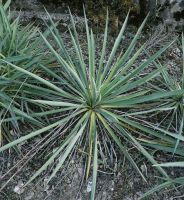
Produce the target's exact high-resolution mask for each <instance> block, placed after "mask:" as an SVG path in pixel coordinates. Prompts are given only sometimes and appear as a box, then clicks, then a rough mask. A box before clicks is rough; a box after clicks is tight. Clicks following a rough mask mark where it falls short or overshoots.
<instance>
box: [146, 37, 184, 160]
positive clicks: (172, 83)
mask: <svg viewBox="0 0 184 200" xmlns="http://www.w3.org/2000/svg"><path fill="white" fill-rule="evenodd" d="M181 51H182V54H183V56H182V59H183V67H182V66H181V69H182V70H183V72H182V75H181V78H179V79H178V78H176V77H174V76H173V75H171V74H170V73H169V72H168V69H167V68H164V67H163V65H162V64H161V63H160V62H159V61H158V60H156V61H154V64H155V66H156V67H157V68H160V69H162V72H161V77H159V80H157V81H159V84H158V85H157V86H156V87H155V86H154V87H153V88H154V91H155V92H159V93H162V96H165V98H164V99H159V100H158V101H157V105H155V107H157V109H154V110H152V111H150V114H151V112H152V113H154V112H155V111H157V113H158V114H162V116H164V117H163V119H162V118H161V120H160V122H159V128H158V130H161V127H162V131H163V132H165V133H166V132H168V131H170V132H173V133H174V134H175V135H177V138H175V140H173V139H171V140H164V138H163V139H162V140H160V138H159V139H157V138H155V139H153V140H149V141H147V140H144V142H145V144H146V145H147V146H151V147H154V148H156V149H159V150H164V151H167V152H172V153H173V154H178V155H181V156H184V143H183V131H184V36H183V34H182V37H181ZM179 67H180V66H179Z"/></svg>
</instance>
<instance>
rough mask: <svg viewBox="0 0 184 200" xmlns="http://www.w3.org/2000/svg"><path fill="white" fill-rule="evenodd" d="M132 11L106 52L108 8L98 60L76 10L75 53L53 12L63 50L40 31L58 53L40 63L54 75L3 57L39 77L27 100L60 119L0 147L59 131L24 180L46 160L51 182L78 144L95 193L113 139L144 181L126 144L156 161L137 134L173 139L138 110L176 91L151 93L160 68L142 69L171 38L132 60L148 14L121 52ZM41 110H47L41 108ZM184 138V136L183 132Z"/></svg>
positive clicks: (55, 33) (91, 38) (53, 31)
mask: <svg viewBox="0 0 184 200" xmlns="http://www.w3.org/2000/svg"><path fill="white" fill-rule="evenodd" d="M70 15H71V13H70ZM128 16H129V14H128V15H127V17H126V19H125V21H124V24H123V26H122V28H121V30H120V33H119V35H118V36H117V38H116V40H115V43H114V45H113V47H112V51H111V52H110V54H107V45H108V14H107V20H106V26H105V31H104V40H103V45H102V51H101V54H100V58H99V60H98V59H97V57H96V49H95V35H94V34H93V31H92V30H90V28H89V26H88V21H87V18H86V15H85V24H86V36H87V52H88V61H87V62H86V60H85V59H84V56H83V51H82V48H81V44H80V40H79V36H78V33H77V31H76V27H75V22H74V20H73V18H72V15H71V24H72V26H71V27H72V28H69V33H70V36H71V41H72V44H73V49H74V51H75V57H72V56H71V55H70V53H69V52H68V51H67V49H66V48H65V44H64V42H63V40H62V38H61V36H60V34H59V32H58V30H57V28H56V27H55V25H54V23H53V22H52V20H51V18H50V21H51V23H52V25H53V27H54V28H53V29H50V33H51V35H52V36H53V39H54V41H55V42H56V44H57V46H58V47H59V51H58V50H56V49H58V48H57V47H53V46H52V44H50V43H49V41H48V40H47V39H46V37H45V36H44V35H43V34H41V37H42V38H43V40H44V42H45V44H46V45H47V47H48V49H49V50H50V52H51V53H52V55H53V56H54V57H55V59H56V61H57V64H55V67H53V68H52V69H50V68H49V67H48V66H47V65H43V64H41V65H39V66H40V68H41V69H43V70H45V71H46V72H47V75H48V76H49V77H51V78H50V80H48V79H46V78H43V77H41V75H40V74H38V73H33V72H31V71H29V70H26V69H23V68H21V67H19V66H16V65H15V64H12V63H10V62H8V61H4V63H6V64H7V65H8V66H9V67H11V68H12V69H14V70H17V71H18V72H21V73H24V74H25V75H29V76H30V77H31V78H32V79H35V80H36V81H38V82H39V86H38V87H39V88H40V90H39V91H38V92H37V91H36V90H32V91H31V92H30V98H29V99H26V101H27V102H30V103H32V104H33V105H40V107H41V108H44V109H47V111H45V112H44V114H45V116H47V115H48V114H54V115H56V116H57V117H56V119H57V121H55V122H53V123H51V124H49V125H48V126H45V127H43V128H41V129H39V130H37V131H34V132H31V133H29V134H27V135H25V136H22V137H20V138H19V139H17V140H15V141H13V142H11V143H9V144H6V145H4V146H3V147H1V148H0V152H2V151H4V150H6V149H9V148H11V147H14V146H15V145H17V144H21V143H22V142H24V141H27V140H30V139H33V138H34V137H36V136H40V135H41V134H42V133H45V132H47V133H48V131H51V133H53V132H52V130H53V129H54V133H55V134H56V135H57V137H56V138H57V142H56V144H57V147H56V149H55V150H54V151H53V153H51V155H50V157H49V159H48V160H47V161H46V162H45V164H43V166H42V167H41V168H39V169H38V171H36V172H35V173H34V174H33V176H32V177H31V178H30V180H29V181H28V182H27V183H26V184H25V185H27V184H28V183H30V182H31V181H33V180H34V179H35V178H36V177H38V176H39V175H41V174H42V172H44V171H45V170H46V169H47V168H48V166H53V167H54V168H53V171H52V173H51V175H50V177H49V179H48V183H49V182H50V180H51V179H52V178H53V177H54V176H55V175H56V173H57V172H58V171H59V169H60V168H62V166H63V164H64V162H65V161H66V159H67V158H68V157H69V156H70V155H72V153H73V152H74V150H76V149H78V150H79V149H80V153H82V155H83V159H84V160H85V161H86V165H85V166H86V168H85V174H86V179H88V178H89V176H91V174H92V182H93V186H92V192H91V199H94V198H95V188H96V179H97V172H98V163H99V160H103V158H104V157H105V158H107V159H108V157H109V154H108V152H109V148H110V147H109V144H110V143H112V142H113V143H115V144H116V146H117V148H118V149H119V150H120V152H121V153H122V154H123V155H124V156H125V157H126V158H127V159H128V160H129V161H130V163H131V164H132V165H133V167H134V168H135V170H137V171H138V173H139V174H140V175H141V177H142V178H143V179H144V180H145V181H146V178H145V177H144V175H143V174H142V172H141V170H139V167H138V166H137V164H136V163H135V161H134V159H133V158H132V156H131V154H130V153H129V152H128V146H129V145H130V144H133V145H134V146H135V147H136V148H137V149H138V151H139V152H141V153H142V154H143V155H144V156H145V157H146V158H147V159H148V161H150V162H151V163H152V164H154V165H156V164H157V162H156V161H155V160H154V158H153V156H152V155H151V154H150V153H149V152H148V151H147V150H146V149H145V148H144V147H143V146H142V145H141V143H140V142H139V141H138V140H137V137H139V136H145V137H146V136H148V135H149V136H150V137H151V136H157V137H160V138H167V137H168V136H169V138H172V139H174V140H175V139H177V138H178V136H177V135H176V134H173V133H170V132H167V133H164V134H163V132H161V131H160V132H159V131H155V130H153V128H152V127H149V126H147V124H145V123H144V122H143V121H141V122H140V120H139V117H138V116H139V115H137V112H139V114H141V113H142V114H144V112H142V110H143V109H145V108H146V109H153V106H154V102H155V101H157V100H158V99H164V98H166V97H167V96H174V94H170V93H165V94H164V95H163V93H162V92H157V93H154V94H153V93H152V90H151V89H149V88H148V87H147V83H148V82H149V81H150V80H152V79H153V78H155V77H156V76H157V75H158V74H159V73H161V71H162V69H161V68H159V69H156V70H153V71H152V72H151V73H149V74H145V73H141V72H143V70H144V69H145V68H148V67H149V65H150V64H151V63H152V62H153V61H154V60H155V59H157V58H158V57H159V56H160V55H161V54H162V53H163V52H164V51H165V50H166V49H167V48H168V47H170V46H171V44H172V43H173V42H171V43H169V44H168V45H167V46H165V47H163V48H162V49H160V50H159V51H158V52H157V53H155V54H154V55H152V56H151V57H150V58H149V59H148V60H146V61H142V63H140V64H139V65H136V66H134V65H133V64H134V63H135V61H136V60H137V58H139V56H140V55H141V53H142V52H143V49H144V45H142V46H141V47H140V48H139V49H136V48H135V47H136V44H137V42H138V39H139V37H140V34H141V31H142V29H143V27H144V25H145V23H146V20H147V18H146V19H145V20H144V22H143V23H142V25H141V26H140V28H139V29H138V31H137V33H136V34H135V36H134V38H133V39H132V41H131V43H130V45H129V46H128V48H127V49H126V51H125V52H120V54H119V55H117V51H118V48H119V47H120V44H121V41H122V39H123V36H124V32H125V28H126V25H127V21H128ZM33 91H34V92H33ZM40 91H42V92H43V93H44V95H42V98H40V97H41V95H40ZM40 114H42V115H43V113H40ZM129 114H130V115H129ZM58 117H59V119H58ZM51 135H52V134H51ZM182 140H183V141H184V138H182ZM86 141H87V142H86ZM46 145H48V143H46ZM104 163H105V161H104ZM157 169H158V171H159V172H160V173H161V175H162V176H164V177H166V178H168V175H167V173H166V172H165V171H164V170H163V169H162V168H161V167H160V166H158V167H157ZM91 170H92V171H91Z"/></svg>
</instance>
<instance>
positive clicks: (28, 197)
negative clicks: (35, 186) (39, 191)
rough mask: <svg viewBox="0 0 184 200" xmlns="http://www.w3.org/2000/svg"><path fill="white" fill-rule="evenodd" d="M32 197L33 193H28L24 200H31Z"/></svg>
mask: <svg viewBox="0 0 184 200" xmlns="http://www.w3.org/2000/svg"><path fill="white" fill-rule="evenodd" d="M33 197H34V192H30V193H28V195H27V197H25V200H31V199H32V198H33Z"/></svg>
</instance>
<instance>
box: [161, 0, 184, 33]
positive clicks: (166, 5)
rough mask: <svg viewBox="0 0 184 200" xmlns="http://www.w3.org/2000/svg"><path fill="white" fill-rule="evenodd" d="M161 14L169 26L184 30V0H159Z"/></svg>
mask: <svg viewBox="0 0 184 200" xmlns="http://www.w3.org/2000/svg"><path fill="white" fill-rule="evenodd" d="M158 7H159V15H160V17H161V18H162V19H163V21H164V23H165V24H166V25H167V26H170V27H172V28H173V29H175V30H182V31H183V30H184V0H159V1H158Z"/></svg>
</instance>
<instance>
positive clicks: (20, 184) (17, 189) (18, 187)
mask: <svg viewBox="0 0 184 200" xmlns="http://www.w3.org/2000/svg"><path fill="white" fill-rule="evenodd" d="M23 186H24V183H23V182H22V181H19V182H18V184H17V185H16V186H15V187H14V189H13V191H14V192H15V193H17V194H22V193H23V192H24V189H23V188H22V187H23Z"/></svg>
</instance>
